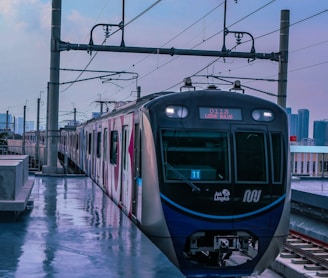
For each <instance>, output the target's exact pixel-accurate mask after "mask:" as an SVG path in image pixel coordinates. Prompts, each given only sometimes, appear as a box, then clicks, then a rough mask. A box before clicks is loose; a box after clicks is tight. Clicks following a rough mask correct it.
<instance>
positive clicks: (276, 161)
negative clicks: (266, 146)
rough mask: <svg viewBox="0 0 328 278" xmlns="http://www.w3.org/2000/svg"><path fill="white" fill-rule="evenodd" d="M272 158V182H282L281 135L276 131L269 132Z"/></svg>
mask: <svg viewBox="0 0 328 278" xmlns="http://www.w3.org/2000/svg"><path fill="white" fill-rule="evenodd" d="M271 142H272V151H271V152H272V158H273V182H279V183H280V182H282V173H283V168H284V164H283V161H284V160H283V147H282V137H281V135H280V134H278V133H273V134H271Z"/></svg>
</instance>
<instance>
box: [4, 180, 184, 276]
mask: <svg viewBox="0 0 328 278" xmlns="http://www.w3.org/2000/svg"><path fill="white" fill-rule="evenodd" d="M31 197H32V198H33V200H34V207H33V209H31V210H30V211H29V212H25V213H24V214H22V215H21V216H20V217H19V218H18V219H17V220H16V221H11V222H2V223H0V231H1V232H0V250H1V252H0V277H33V278H35V277H93V278H95V277H113V278H116V277H117V278H121V277H133V278H135V277H142V278H148V277H154V278H155V277H156V278H160V277H163V278H164V277H165V278H166V277H183V276H182V274H181V273H180V272H179V271H178V270H177V269H176V268H175V266H173V265H172V264H171V263H170V262H169V261H168V259H167V258H166V257H165V256H164V255H163V254H162V253H161V252H160V251H159V250H158V249H157V248H156V247H155V246H154V245H153V244H152V243H151V242H150V240H149V239H148V238H147V237H146V236H145V235H144V234H143V233H142V232H141V231H140V230H138V228H137V227H136V226H135V225H134V224H133V223H132V222H131V221H130V220H129V219H128V218H127V217H126V216H125V215H124V214H122V212H121V211H120V210H119V208H118V207H116V205H115V204H114V203H113V202H112V201H111V200H109V199H108V197H106V196H105V195H104V194H103V192H102V191H101V190H100V189H99V188H98V187H97V186H96V185H95V184H94V183H93V182H92V181H91V180H90V179H89V178H85V177H83V178H81V177H75V178H74V177H72V178H64V177H35V183H34V188H33V191H32V194H31Z"/></svg>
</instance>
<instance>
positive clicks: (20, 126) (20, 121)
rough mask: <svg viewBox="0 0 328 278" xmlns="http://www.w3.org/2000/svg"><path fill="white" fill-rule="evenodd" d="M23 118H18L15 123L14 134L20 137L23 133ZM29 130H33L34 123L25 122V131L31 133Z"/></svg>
mask: <svg viewBox="0 0 328 278" xmlns="http://www.w3.org/2000/svg"><path fill="white" fill-rule="evenodd" d="M23 126H24V118H23V117H19V118H17V121H16V133H17V134H20V135H22V134H23V132H24V128H23ZM31 130H35V123H34V121H26V122H25V131H31Z"/></svg>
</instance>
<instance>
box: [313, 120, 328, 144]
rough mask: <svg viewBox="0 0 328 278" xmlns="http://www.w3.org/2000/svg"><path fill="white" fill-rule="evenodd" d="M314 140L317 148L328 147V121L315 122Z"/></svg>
mask: <svg viewBox="0 0 328 278" xmlns="http://www.w3.org/2000/svg"><path fill="white" fill-rule="evenodd" d="M313 139H314V140H315V142H316V145H317V146H328V120H322V121H314V122H313Z"/></svg>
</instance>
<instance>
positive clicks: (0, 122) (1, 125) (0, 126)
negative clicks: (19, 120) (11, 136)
mask: <svg viewBox="0 0 328 278" xmlns="http://www.w3.org/2000/svg"><path fill="white" fill-rule="evenodd" d="M7 128H8V129H9V130H13V117H12V115H10V114H8V120H7V113H0V130H4V131H5V130H6V129H7Z"/></svg>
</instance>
